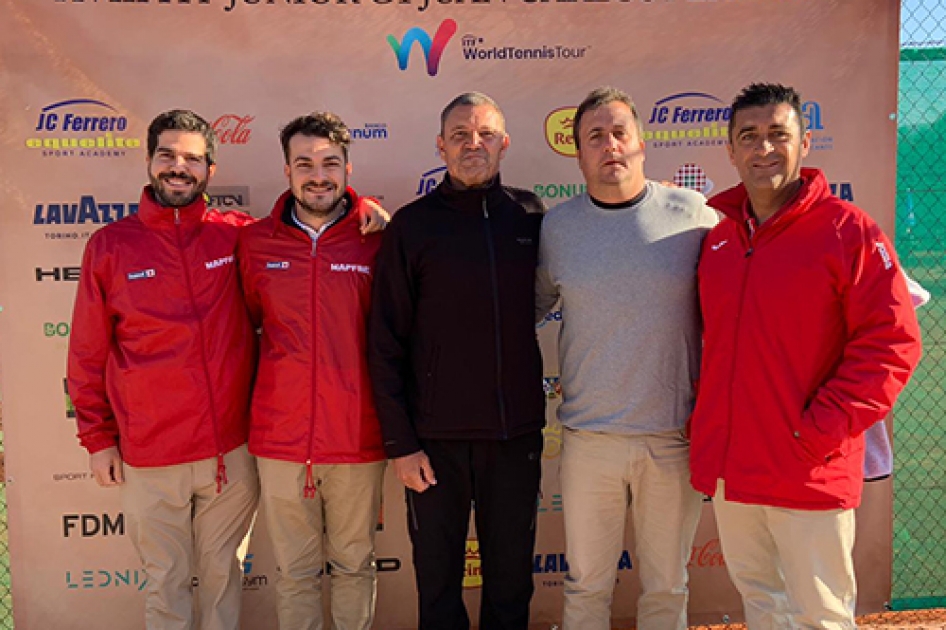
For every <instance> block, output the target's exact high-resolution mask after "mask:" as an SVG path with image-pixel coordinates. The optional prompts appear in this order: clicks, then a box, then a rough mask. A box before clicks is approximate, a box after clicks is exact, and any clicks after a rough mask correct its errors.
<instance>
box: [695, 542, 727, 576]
mask: <svg viewBox="0 0 946 630" xmlns="http://www.w3.org/2000/svg"><path fill="white" fill-rule="evenodd" d="M687 566H688V567H690V568H693V567H699V568H701V569H707V568H711V567H724V566H726V561H725V560H724V559H723V549H722V547H720V545H719V538H712V539H710V540H707V541H706V542H705V543H703V544H702V545H699V546H698V545H694V546H693V549H692V550H691V551H690V561H689V562H688V563H687Z"/></svg>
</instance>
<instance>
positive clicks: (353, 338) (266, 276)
mask: <svg viewBox="0 0 946 630" xmlns="http://www.w3.org/2000/svg"><path fill="white" fill-rule="evenodd" d="M281 141H282V146H283V151H284V153H285V157H286V167H285V170H286V176H287V177H288V179H289V190H288V191H286V192H285V193H284V194H283V195H282V196H281V197H280V198H279V199H278V200H277V201H276V204H275V205H274V206H273V211H272V214H271V215H270V216H269V217H267V218H265V219H263V220H262V221H260V222H259V223H257V224H255V225H252V226H250V227H248V228H246V229H245V230H243V233H242V234H241V235H240V242H239V247H238V258H239V261H240V272H241V275H242V278H243V287H244V291H245V295H246V302H247V305H248V307H249V311H250V317H251V319H252V321H253V324H254V326H256V327H257V328H260V329H261V337H260V360H259V370H258V374H257V378H256V386H255V389H254V391H253V403H252V413H251V423H250V451H251V452H252V453H253V454H254V455H256V456H257V457H258V464H259V475H260V484H261V486H262V494H261V499H260V511H261V513H262V514H263V517H264V518H265V519H266V529H267V531H268V532H269V535H270V538H271V540H272V543H273V549H274V552H275V556H276V560H277V562H278V564H279V568H280V572H279V577H278V579H277V582H276V595H277V612H278V617H279V627H280V628H281V629H282V630H320V629H321V628H322V627H323V622H322V604H321V597H320V595H321V591H322V586H321V582H322V575H323V570H324V567H325V565H326V563H327V564H328V565H329V567H330V575H331V602H332V622H331V623H329V624H326V625H329V626H331V627H333V628H337V629H338V630H368V628H369V627H370V626H371V622H372V619H373V618H374V605H375V564H374V533H375V528H376V526H377V523H378V513H379V511H380V507H381V484H382V479H383V476H384V467H385V454H384V449H383V448H382V445H381V429H380V426H379V425H378V418H377V415H376V414H375V407H374V401H373V399H372V393H371V385H370V383H369V381H368V365H367V359H366V354H367V348H366V344H365V336H366V328H365V326H366V318H367V314H368V305H369V300H370V297H371V283H372V279H373V277H374V266H375V256H376V254H377V252H378V247H379V246H380V244H381V234H380V233H375V234H363V233H362V228H361V223H362V221H361V219H362V210H363V208H362V207H361V205H360V204H359V197H358V195H357V194H356V193H355V191H354V190H352V189H351V188H349V187H348V177H349V175H350V174H351V163H350V162H349V160H348V149H349V145H350V143H351V136H350V134H349V131H348V128H347V127H346V126H345V124H344V123H343V122H342V121H341V119H339V117H338V116H336V115H335V114H331V113H327V112H316V113H314V114H311V115H308V116H301V117H299V118H296V119H295V120H293V121H292V122H290V123H289V124H288V125H286V127H285V128H284V129H283V130H282V133H281ZM323 528H324V532H325V533H324V536H323Z"/></svg>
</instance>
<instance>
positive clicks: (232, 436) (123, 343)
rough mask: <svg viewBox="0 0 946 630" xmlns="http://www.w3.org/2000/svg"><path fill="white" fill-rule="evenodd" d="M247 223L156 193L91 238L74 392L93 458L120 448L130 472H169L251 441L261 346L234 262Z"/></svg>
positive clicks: (77, 329)
mask: <svg viewBox="0 0 946 630" xmlns="http://www.w3.org/2000/svg"><path fill="white" fill-rule="evenodd" d="M175 217H177V218H175ZM249 221H252V219H251V218H250V217H248V216H246V215H243V214H240V213H226V214H222V213H220V212H217V211H215V210H207V208H206V206H205V204H204V200H203V199H202V198H201V199H200V200H198V201H195V202H194V203H192V204H191V205H189V206H187V207H185V208H180V209H179V210H174V209H171V208H166V207H163V206H160V205H158V204H157V203H156V202H155V201H154V198H153V197H152V193H151V189H150V187H148V188H145V190H144V192H143V193H142V195H141V204H140V206H139V209H138V214H135V215H132V216H129V217H126V218H124V219H122V220H121V221H117V222H115V223H111V224H109V225H107V226H106V227H104V228H102V229H101V230H99V231H97V232H96V233H95V234H93V235H92V238H91V239H89V242H88V245H87V246H86V248H85V255H84V257H83V260H82V272H81V276H80V279H79V288H78V292H77V294H76V302H75V312H74V314H73V317H72V333H71V338H70V343H69V393H70V395H71V396H72V402H73V404H74V405H75V408H76V420H77V422H78V426H79V440H80V442H81V443H82V445H83V446H84V447H85V448H86V449H88V451H89V452H90V453H95V452H97V451H100V450H103V449H105V448H108V447H110V446H116V445H118V446H119V449H120V451H121V455H122V458H123V459H124V460H125V461H126V462H127V463H128V464H130V465H132V466H142V467H149V466H169V465H173V464H182V463H187V462H193V461H197V460H201V459H206V458H208V457H213V456H217V457H218V458H220V461H221V462H222V456H223V454H224V453H226V452H228V451H230V450H232V449H233V448H236V447H237V446H239V445H241V444H243V443H244V442H246V438H247V430H248V404H249V389H250V384H251V382H252V375H253V363H254V358H255V354H254V353H255V342H256V340H255V338H254V335H253V329H252V328H251V327H250V323H249V319H248V318H247V315H246V308H245V306H244V304H243V299H242V297H241V295H240V285H239V277H238V274H237V269H236V264H235V261H234V256H233V255H234V249H235V247H236V238H237V232H238V231H239V225H241V224H243V223H246V222H249ZM221 473H222V471H221Z"/></svg>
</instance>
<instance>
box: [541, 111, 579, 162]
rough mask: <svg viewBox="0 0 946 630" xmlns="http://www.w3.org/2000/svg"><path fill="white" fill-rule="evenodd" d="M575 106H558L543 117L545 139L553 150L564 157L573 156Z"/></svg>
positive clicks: (576, 152) (575, 152)
mask: <svg viewBox="0 0 946 630" xmlns="http://www.w3.org/2000/svg"><path fill="white" fill-rule="evenodd" d="M577 110H578V108H576V107H560V108H559V109H556V110H555V111H554V112H552V113H551V114H549V115H548V116H546V117H545V140H546V142H548V143H549V146H550V147H551V148H552V150H553V151H555V152H556V153H558V154H559V155H564V156H565V157H575V156H576V155H577V154H578V151H577V150H576V149H575V137H574V135H573V132H574V129H573V127H574V125H575V112H576V111H577Z"/></svg>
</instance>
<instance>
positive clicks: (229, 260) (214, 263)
mask: <svg viewBox="0 0 946 630" xmlns="http://www.w3.org/2000/svg"><path fill="white" fill-rule="evenodd" d="M232 264H233V256H232V255H230V256H223V257H221V258H217V259H216V260H208V261H207V262H205V263H204V266H205V267H207V269H218V268H220V267H223V266H225V265H232Z"/></svg>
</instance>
